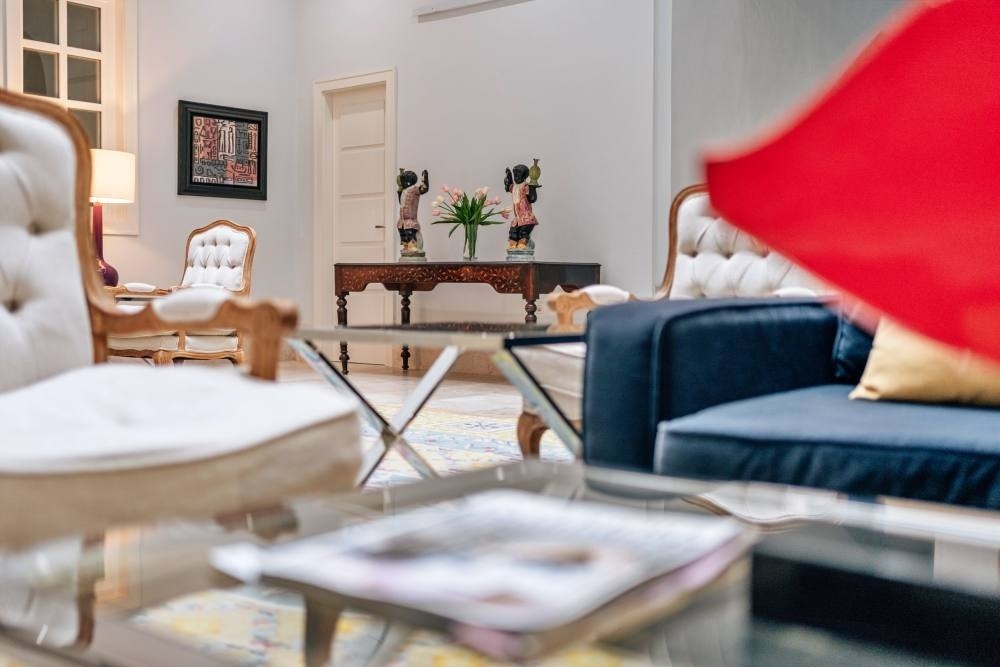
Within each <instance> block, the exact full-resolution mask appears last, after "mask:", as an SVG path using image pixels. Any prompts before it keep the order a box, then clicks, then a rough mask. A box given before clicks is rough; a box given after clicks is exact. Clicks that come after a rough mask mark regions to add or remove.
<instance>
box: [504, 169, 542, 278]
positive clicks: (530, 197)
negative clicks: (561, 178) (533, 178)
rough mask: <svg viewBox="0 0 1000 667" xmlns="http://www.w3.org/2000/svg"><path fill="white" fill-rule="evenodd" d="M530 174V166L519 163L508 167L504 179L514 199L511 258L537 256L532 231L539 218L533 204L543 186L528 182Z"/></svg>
mask: <svg viewBox="0 0 1000 667" xmlns="http://www.w3.org/2000/svg"><path fill="white" fill-rule="evenodd" d="M536 164H537V160H536ZM539 171H541V170H539ZM528 175H529V170H528V167H527V166H526V165H523V164H519V165H517V166H515V167H514V169H513V170H512V169H511V168H510V167H508V168H507V175H506V176H505V177H504V180H503V185H504V190H506V191H507V192H509V193H510V194H511V198H512V199H513V207H512V208H513V213H514V220H513V221H512V222H511V223H510V234H509V235H508V237H507V238H508V241H507V259H509V260H519V259H532V258H534V256H535V242H534V241H532V240H531V232H532V231H533V230H534V229H535V226H536V225H537V224H538V219H537V218H535V213H534V212H533V211H532V208H531V205H532V204H534V203H535V202H536V201H538V188H540V187H542V186H541V185H534V184H532V183H530V182H528Z"/></svg>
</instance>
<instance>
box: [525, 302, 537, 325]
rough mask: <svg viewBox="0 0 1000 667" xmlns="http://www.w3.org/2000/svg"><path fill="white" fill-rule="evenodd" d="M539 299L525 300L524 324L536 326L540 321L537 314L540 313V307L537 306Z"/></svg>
mask: <svg viewBox="0 0 1000 667" xmlns="http://www.w3.org/2000/svg"><path fill="white" fill-rule="evenodd" d="M536 300H537V299H525V300H524V313H525V315H524V322H525V324H534V323H536V322H537V321H538V318H537V317H536V316H535V313H536V312H538V306H536V305H535V301H536Z"/></svg>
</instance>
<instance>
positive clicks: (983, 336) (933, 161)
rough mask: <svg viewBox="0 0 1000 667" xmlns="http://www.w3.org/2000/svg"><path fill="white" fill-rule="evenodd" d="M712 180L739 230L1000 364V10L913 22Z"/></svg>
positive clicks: (918, 15) (993, 5)
mask: <svg viewBox="0 0 1000 667" xmlns="http://www.w3.org/2000/svg"><path fill="white" fill-rule="evenodd" d="M706 170H707V174H706V176H707V181H708V186H709V192H710V195H711V200H712V203H713V205H714V207H715V208H716V210H718V211H719V213H720V214H721V215H722V216H723V217H725V218H726V219H727V220H729V221H730V222H732V223H733V224H734V225H736V226H738V227H741V228H742V229H744V230H746V231H747V232H749V233H751V234H753V235H755V236H757V237H759V238H760V239H762V240H763V241H765V242H766V243H768V244H769V245H771V246H772V247H774V248H775V249H777V250H778V251H779V252H782V253H784V254H785V255H786V256H788V257H790V258H792V259H794V260H795V261H797V262H798V263H800V264H801V265H802V266H804V267H806V268H807V269H809V270H811V271H812V272H814V273H815V274H816V275H818V276H820V277H822V278H824V279H826V280H827V281H828V282H830V283H831V284H833V285H835V286H837V287H840V288H841V289H843V290H845V291H847V292H848V293H851V294H854V295H856V296H857V297H858V298H860V299H862V300H863V301H865V302H867V303H869V304H871V305H872V306H874V307H875V308H877V309H879V310H881V311H882V312H884V313H886V314H887V315H889V316H891V317H893V318H895V319H897V320H899V321H901V322H902V323H904V324H906V325H908V326H910V327H911V328H913V329H916V330H918V331H921V332H923V333H924V334H926V335H929V336H931V337H933V338H936V339H938V340H941V341H944V342H946V343H950V344H952V345H955V346H958V347H966V348H970V349H973V350H975V351H978V352H980V353H983V354H986V355H989V356H991V357H993V358H995V359H1000V0H953V1H952V2H945V3H941V4H937V5H928V4H925V5H921V6H919V7H916V8H911V9H910V10H908V11H906V12H904V14H903V15H902V16H900V17H898V18H897V19H896V20H895V21H894V22H893V23H892V24H891V26H890V27H889V28H887V29H886V31H885V32H883V33H882V34H881V35H880V37H879V39H878V41H877V43H876V44H875V45H873V46H872V47H871V48H869V49H867V50H866V51H865V52H864V53H863V54H862V56H860V57H859V59H858V60H857V61H856V62H855V63H853V64H852V65H851V66H850V67H849V68H848V69H847V71H845V72H844V73H843V74H842V75H841V76H840V77H839V78H838V79H837V80H836V81H835V82H834V83H833V84H832V86H830V87H829V88H828V89H827V90H826V91H825V92H824V93H823V94H822V95H821V96H820V97H819V98H818V99H817V100H816V101H815V102H814V103H813V104H811V105H810V106H808V107H807V108H806V109H805V111H804V112H801V113H799V114H798V115H797V116H796V117H795V118H794V120H793V121H792V122H790V123H789V124H787V125H786V126H785V127H784V128H783V129H782V130H781V131H779V132H777V133H776V134H773V135H771V136H769V137H767V138H765V139H764V140H762V141H759V142H758V143H757V144H756V145H755V146H753V147H751V148H750V149H749V150H743V151H739V152H734V153H733V154H729V155H722V154H716V155H711V156H709V157H708V159H707V164H706Z"/></svg>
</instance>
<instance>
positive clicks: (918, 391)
mask: <svg viewBox="0 0 1000 667" xmlns="http://www.w3.org/2000/svg"><path fill="white" fill-rule="evenodd" d="M851 398H862V399H867V400H871V401H878V400H890V401H915V402H918V403H970V404H974V405H993V406H1000V364H996V363H993V362H991V361H986V360H984V359H983V358H981V357H978V356H975V355H973V354H972V353H971V352H969V351H968V350H959V349H957V348H953V347H950V346H948V345H944V344H943V343H938V342H937V341H934V340H932V339H930V338H926V337H925V336H922V335H920V334H917V333H914V332H913V331H910V330H909V329H905V328H903V327H902V326H901V325H899V324H897V323H895V322H891V321H889V320H886V319H884V318H883V319H882V321H881V323H880V324H879V326H878V330H877V331H876V332H875V341H874V342H873V343H872V351H871V354H870V355H869V356H868V363H867V364H866V365H865V372H864V374H863V375H862V376H861V382H860V383H859V384H858V386H857V387H856V388H855V389H854V391H852V392H851Z"/></svg>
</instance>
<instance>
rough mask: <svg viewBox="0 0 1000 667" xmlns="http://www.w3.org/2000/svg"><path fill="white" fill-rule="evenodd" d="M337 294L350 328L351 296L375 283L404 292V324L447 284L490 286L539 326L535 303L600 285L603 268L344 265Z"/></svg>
mask: <svg viewBox="0 0 1000 667" xmlns="http://www.w3.org/2000/svg"><path fill="white" fill-rule="evenodd" d="M333 276H334V278H333V279H334V291H335V292H336V294H337V324H339V325H340V326H346V325H347V297H348V295H349V294H350V293H351V292H363V291H364V290H365V288H367V287H368V286H369V285H372V284H380V285H382V286H383V287H385V288H386V289H387V290H390V291H392V292H399V296H400V302H399V303H400V309H399V311H400V312H399V315H400V323H401V324H409V323H410V305H411V301H410V297H411V296H413V293H414V292H429V291H431V290H432V289H434V288H435V287H437V286H438V285H440V284H442V283H462V284H486V285H489V286H491V287H492V288H493V289H495V290H496V291H497V292H499V293H501V294H520V295H521V298H522V299H524V313H525V314H524V321H525V322H527V323H528V324H533V323H535V322H537V321H538V318H537V316H536V315H535V313H536V312H537V311H538V306H537V305H536V301H538V297H539V296H541V295H543V294H548V293H549V292H553V291H555V289H556V287H562V288H563V290H565V291H567V292H568V291H572V290H576V289H580V288H581V287H586V286H587V285H594V284H597V283H599V282H601V265H600V264H595V263H589V262H586V263H581V262H373V263H364V264H361V263H340V264H335V265H334V267H333ZM400 356H401V357H402V359H403V370H404V371H405V370H409V367H410V349H409V347H408V346H406V345H404V346H403V351H402V354H401V355H400ZM349 360H350V357H349V356H348V354H347V343H341V344H340V365H341V370H342V371H343V372H344V373H347V372H348V371H347V362H348V361H349Z"/></svg>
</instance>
